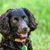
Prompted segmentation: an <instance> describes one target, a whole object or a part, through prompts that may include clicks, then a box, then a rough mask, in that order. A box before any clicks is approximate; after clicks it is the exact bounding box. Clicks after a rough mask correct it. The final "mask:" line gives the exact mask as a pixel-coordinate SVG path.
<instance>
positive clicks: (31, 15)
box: [23, 8, 37, 31]
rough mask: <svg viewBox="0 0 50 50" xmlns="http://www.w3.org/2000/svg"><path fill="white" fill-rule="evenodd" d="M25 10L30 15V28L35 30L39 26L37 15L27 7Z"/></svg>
mask: <svg viewBox="0 0 50 50" xmlns="http://www.w3.org/2000/svg"><path fill="white" fill-rule="evenodd" d="M23 10H24V11H25V13H26V15H27V16H28V19H29V24H28V25H29V27H30V30H31V31H33V30H35V29H36V28H37V23H36V21H35V17H34V16H33V14H32V13H31V12H30V11H29V10H28V9H26V8H23Z"/></svg>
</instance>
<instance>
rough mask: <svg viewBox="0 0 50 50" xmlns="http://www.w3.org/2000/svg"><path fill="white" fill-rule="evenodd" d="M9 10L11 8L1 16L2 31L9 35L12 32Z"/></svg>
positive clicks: (0, 28)
mask: <svg viewBox="0 0 50 50" xmlns="http://www.w3.org/2000/svg"><path fill="white" fill-rule="evenodd" d="M9 11H10V10H8V11H7V12H6V13H4V14H2V15H1V16H0V33H1V34H3V35H4V34H6V35H8V34H9V32H10V25H9V24H10V23H9V15H10V14H9V13H10V12H9Z"/></svg>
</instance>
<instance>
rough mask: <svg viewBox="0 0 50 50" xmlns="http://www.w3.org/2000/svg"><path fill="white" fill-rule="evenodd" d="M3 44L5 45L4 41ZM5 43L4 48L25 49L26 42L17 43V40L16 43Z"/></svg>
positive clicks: (10, 49)
mask: <svg viewBox="0 0 50 50" xmlns="http://www.w3.org/2000/svg"><path fill="white" fill-rule="evenodd" d="M4 45H5V43H4ZM6 45H7V46H6ZM6 45H5V46H6V47H5V49H6V50H27V46H26V44H22V43H18V42H17V43H15V42H9V43H6Z"/></svg>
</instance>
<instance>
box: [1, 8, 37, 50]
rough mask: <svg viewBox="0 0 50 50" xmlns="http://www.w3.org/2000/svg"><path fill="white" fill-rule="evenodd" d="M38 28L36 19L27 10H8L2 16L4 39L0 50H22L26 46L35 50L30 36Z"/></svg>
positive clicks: (29, 49)
mask: <svg viewBox="0 0 50 50" xmlns="http://www.w3.org/2000/svg"><path fill="white" fill-rule="evenodd" d="M36 28H37V23H36V21H35V17H34V16H33V14H32V13H31V12H30V10H28V9H27V8H15V9H9V10H7V11H6V12H5V13H3V14H2V15H1V16H0V33H1V34H2V35H3V37H4V38H3V39H2V42H1V43H0V50H22V47H23V46H24V45H25V46H26V47H27V49H28V50H33V48H32V43H31V40H30V39H29V36H30V34H31V31H34V30H35V29H36Z"/></svg>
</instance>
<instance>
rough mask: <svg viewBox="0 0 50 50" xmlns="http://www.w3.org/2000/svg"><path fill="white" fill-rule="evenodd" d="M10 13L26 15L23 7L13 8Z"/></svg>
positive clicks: (18, 15)
mask: <svg viewBox="0 0 50 50" xmlns="http://www.w3.org/2000/svg"><path fill="white" fill-rule="evenodd" d="M12 15H14V16H17V17H20V16H26V14H25V12H24V10H23V9H14V10H12Z"/></svg>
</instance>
